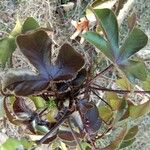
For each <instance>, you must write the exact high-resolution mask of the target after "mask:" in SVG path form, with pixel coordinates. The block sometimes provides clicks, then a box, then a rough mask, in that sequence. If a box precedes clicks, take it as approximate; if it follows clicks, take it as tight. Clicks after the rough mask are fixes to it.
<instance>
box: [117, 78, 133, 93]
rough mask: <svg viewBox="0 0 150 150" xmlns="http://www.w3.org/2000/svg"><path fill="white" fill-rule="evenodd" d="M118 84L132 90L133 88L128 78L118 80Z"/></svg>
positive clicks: (124, 88) (122, 87)
mask: <svg viewBox="0 0 150 150" xmlns="http://www.w3.org/2000/svg"><path fill="white" fill-rule="evenodd" d="M116 84H117V85H118V86H119V87H120V88H121V89H123V90H129V91H131V89H132V88H133V87H132V85H131V83H130V82H129V81H128V80H127V79H126V78H122V79H118V80H116Z"/></svg>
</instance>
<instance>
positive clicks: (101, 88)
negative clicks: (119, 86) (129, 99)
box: [90, 85, 150, 94]
mask: <svg viewBox="0 0 150 150" xmlns="http://www.w3.org/2000/svg"><path fill="white" fill-rule="evenodd" d="M97 86H98V85H97ZM90 88H91V89H95V90H100V91H108V92H116V93H120V94H126V93H140V94H144V93H148V94H150V91H137V90H135V91H132V92H131V91H130V90H114V89H108V88H105V87H102V86H99V87H94V86H90Z"/></svg>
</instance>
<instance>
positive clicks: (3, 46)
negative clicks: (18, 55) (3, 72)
mask: <svg viewBox="0 0 150 150" xmlns="http://www.w3.org/2000/svg"><path fill="white" fill-rule="evenodd" d="M15 49H16V43H15V38H14V37H5V38H3V39H0V64H1V65H2V67H3V68H4V67H5V65H6V63H7V61H8V59H9V58H10V57H11V55H12V53H13V52H14V51H15Z"/></svg>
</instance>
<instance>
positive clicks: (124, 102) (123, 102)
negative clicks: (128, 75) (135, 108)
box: [114, 98, 127, 124]
mask: <svg viewBox="0 0 150 150" xmlns="http://www.w3.org/2000/svg"><path fill="white" fill-rule="evenodd" d="M126 107H127V100H126V99H125V98H122V99H121V104H120V107H119V109H118V111H117V114H116V116H115V119H114V124H115V123H117V122H118V121H119V120H120V119H121V118H122V117H123V116H124V114H125V111H126Z"/></svg>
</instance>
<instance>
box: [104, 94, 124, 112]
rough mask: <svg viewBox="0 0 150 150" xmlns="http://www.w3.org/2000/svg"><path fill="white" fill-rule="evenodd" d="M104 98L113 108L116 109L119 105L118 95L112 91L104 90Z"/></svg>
mask: <svg viewBox="0 0 150 150" xmlns="http://www.w3.org/2000/svg"><path fill="white" fill-rule="evenodd" d="M105 94H106V99H107V102H108V103H109V105H110V106H111V107H112V109H113V110H118V109H119V107H120V105H121V100H120V99H119V98H118V95H117V94H116V93H114V92H106V93H105Z"/></svg>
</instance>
